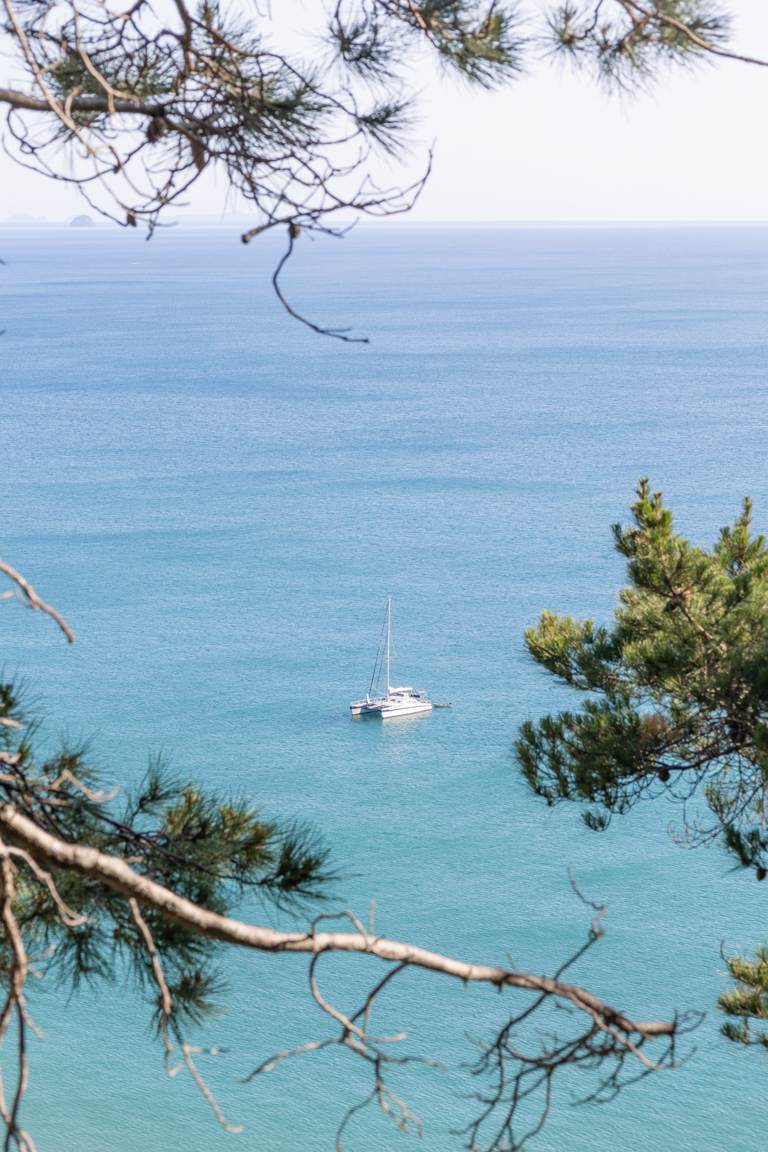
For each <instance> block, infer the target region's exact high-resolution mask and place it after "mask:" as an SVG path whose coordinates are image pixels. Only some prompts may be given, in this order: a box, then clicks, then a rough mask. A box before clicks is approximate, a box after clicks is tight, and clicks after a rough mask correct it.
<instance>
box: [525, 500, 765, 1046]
mask: <svg viewBox="0 0 768 1152" xmlns="http://www.w3.org/2000/svg"><path fill="white" fill-rule="evenodd" d="M632 516H633V523H632V524H631V525H630V526H629V527H622V526H621V525H616V526H615V527H614V529H613V532H614V539H615V544H616V548H617V550H618V552H619V553H620V555H622V556H623V557H624V558H625V559H626V561H627V577H628V583H627V585H626V587H624V588H623V589H622V591H621V593H620V596H619V603H618V607H617V608H616V610H615V614H614V620H613V622H612V624H611V625H601V624H597V623H595V622H593V621H591V620H585V621H584V620H574V619H572V618H571V617H567V616H565V617H563V616H555V615H553V614H552V613H550V612H545V613H543V615H542V617H541V619H540V621H539V624H538V625H537V626H536V627H535V628H531V629H529V630H528V631H527V632H526V636H525V639H526V644H527V647H528V651H529V652H530V654H531V655H532V656H533V658H534V660H535V661H536V663H537V664H539V665H540V666H541V667H542V668H545V669H546V670H547V671H548V672H550V673H551V674H552V675H553V676H554V677H555V678H556V679H557V680H559V681H560V682H561V683H563V684H566V685H568V686H569V687H571V688H573V689H575V690H576V691H577V692H578V693H579V694H581V695H582V702H581V705H580V707H579V708H578V709H574V710H570V711H564V712H560V713H558V714H556V715H553V716H545V717H544V718H543V719H540V720H538V721H537V722H535V723H534V722H531V721H528V722H526V723H525V724H523V725H522V728H521V730H520V734H519V738H518V740H517V744H516V751H517V758H518V761H519V765H520V768H521V771H522V774H523V776H524V778H525V780H526V781H527V783H528V785H529V786H530V788H531V789H532V790H533V792H535V793H536V795H537V796H540V797H542V798H543V799H544V800H545V801H546V803H547V804H549V805H555V804H559V803H561V802H563V801H575V802H577V803H580V804H581V805H582V806H583V811H582V815H583V818H584V820H585V822H586V823H587V825H588V826H589V827H590V828H593V829H596V830H600V829H603V828H605V827H606V826H607V825H608V823H609V822H610V820H611V819H612V818H613V817H614V816H616V815H621V814H623V813H626V812H627V811H629V809H630V808H632V807H633V806H634V805H635V804H637V803H639V802H640V801H642V800H653V799H655V798H658V797H660V796H662V795H667V796H668V797H671V798H672V799H674V800H677V801H684V802H685V804H686V810H687V812H688V813H690V811H691V809H692V808H693V807H694V806H695V804H696V802H697V801H699V802H700V807H701V809H702V811H701V814H700V815H699V816H698V817H697V818H694V817H691V816H690V815H689V816H688V817H687V819H686V822H685V824H684V827H683V829H682V832H681V834H680V835H681V837H682V838H683V839H684V840H685V842H686V843H687V844H690V845H698V844H706V843H709V842H711V841H713V840H718V839H719V840H720V841H721V842H722V843H723V845H724V846H725V848H726V849H727V850H728V852H729V853H731V855H732V856H733V857H734V858H735V862H736V864H737V866H738V867H741V868H747V869H751V870H752V871H753V873H754V875H755V876H756V877H757V879H758V880H764V879H765V876H766V872H767V870H768V827H767V826H766V815H767V812H766V789H767V788H768V546H766V540H765V537H764V536H762V535H760V534H756V533H754V532H753V531H752V506H751V503H750V501H749V500H748V499H747V500H745V501H744V506H743V509H742V512H741V514H740V515H739V516H738V517H737V519H736V521H735V523H734V525H733V526H732V527H726V528H723V529H722V530H721V532H720V535H719V538H718V540H717V541H716V543H715V545H714V547H713V548H711V549H709V550H708V549H705V548H700V547H696V546H695V545H693V544H691V543H690V542H689V541H688V540H686V539H685V538H684V537H683V536H681V535H679V534H678V533H677V532H676V531H675V530H674V526H673V521H672V514H671V512H670V510H669V509H668V508H666V507H665V505H664V503H663V501H662V497H661V494H660V493H659V492H651V489H650V487H649V484H648V481H647V480H643V481H641V483H640V485H639V487H638V490H637V500H636V502H635V504H634V505H633V507H632ZM728 965H729V969H730V972H731V974H732V976H733V977H734V979H735V980H736V982H737V986H736V988H735V990H733V991H732V992H729V993H727V994H726V995H725V996H723V997H722V999H721V1001H720V1006H721V1008H722V1009H723V1010H724V1011H725V1012H727V1013H728V1014H729V1015H731V1016H733V1017H737V1018H738V1023H734V1022H729V1023H728V1024H727V1025H726V1027H725V1032H726V1035H728V1036H729V1037H731V1038H732V1039H737V1040H741V1041H743V1042H752V1041H755V1040H756V1041H757V1042H759V1043H762V1044H766V1045H768V1037H766V1034H765V1033H764V1032H762V1031H759V1032H758V1033H757V1034H755V1033H753V1032H752V1031H750V1027H749V1020H750V1018H754V1020H757V1021H761V1020H765V1019H768V952H766V951H764V950H763V951H760V952H758V954H757V958H756V960H755V961H746V960H743V959H741V958H739V957H735V958H731V959H730V960H728Z"/></svg>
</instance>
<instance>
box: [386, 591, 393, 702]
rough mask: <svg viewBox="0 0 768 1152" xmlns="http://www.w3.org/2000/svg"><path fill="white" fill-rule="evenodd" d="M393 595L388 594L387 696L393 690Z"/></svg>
mask: <svg viewBox="0 0 768 1152" xmlns="http://www.w3.org/2000/svg"><path fill="white" fill-rule="evenodd" d="M391 666H392V597H391V596H387V696H389V694H390V692H391V691H392V683H391V676H392V674H391Z"/></svg>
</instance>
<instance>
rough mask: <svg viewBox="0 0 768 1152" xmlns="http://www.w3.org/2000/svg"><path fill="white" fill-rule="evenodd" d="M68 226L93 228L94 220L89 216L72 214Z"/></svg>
mask: <svg viewBox="0 0 768 1152" xmlns="http://www.w3.org/2000/svg"><path fill="white" fill-rule="evenodd" d="M69 226H70V228H95V227H96V222H95V221H94V220H93V219H92V218H91V217H90V216H86V215H82V216H73V218H72V219H71V220H70V222H69Z"/></svg>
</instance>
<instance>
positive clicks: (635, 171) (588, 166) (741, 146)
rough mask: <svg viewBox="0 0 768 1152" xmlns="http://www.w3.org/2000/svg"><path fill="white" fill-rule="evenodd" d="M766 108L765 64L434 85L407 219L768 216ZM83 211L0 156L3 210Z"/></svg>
mask: <svg viewBox="0 0 768 1152" xmlns="http://www.w3.org/2000/svg"><path fill="white" fill-rule="evenodd" d="M304 2H305V6H306V4H307V3H308V0H304ZM724 2H725V3H726V5H727V6H728V7H730V9H731V10H732V11H733V12H734V15H735V18H736V43H737V45H738V46H741V47H742V48H746V49H748V50H750V51H752V52H754V53H756V54H760V55H763V56H767V57H768V4H766V3H765V0H730V2H728V0H724ZM1 66H2V64H1V63H0V67H1ZM1 79H2V77H0V80H1ZM767 106H768V68H766V69H761V68H756V67H750V66H748V65H743V64H736V63H729V62H725V61H724V62H722V63H719V64H718V65H716V66H713V67H706V68H702V69H700V70H698V71H696V72H694V73H688V74H676V75H673V76H672V77H669V78H667V79H665V80H664V81H663V82H662V83H661V84H660V85H659V86H658V88H657V89H656V91H655V92H654V93H652V94H650V95H642V96H635V97H632V98H624V99H623V100H621V99H617V98H615V97H614V98H609V97H608V96H607V95H606V94H605V93H604V92H603V91H601V90H599V89H597V88H596V87H595V86H594V84H592V83H591V82H590V81H589V79H588V78H587V77H586V76H584V75H578V74H576V75H575V74H573V73H571V72H570V71H569V70H563V69H562V68H561V67H558V66H552V65H546V64H542V65H540V66H538V68H537V69H535V70H534V72H533V74H532V75H529V76H527V77H523V78H522V79H521V80H519V81H518V82H517V83H516V84H514V85H513V86H512V87H510V88H508V89H506V90H505V91H501V92H492V93H485V92H478V91H476V90H474V89H469V88H467V87H466V85H464V84H460V83H457V82H456V81H449V80H443V81H441V82H437V81H435V82H432V81H430V82H429V83H428V84H427V85H426V87H425V90H424V100H423V108H422V112H423V116H422V122H421V123H420V125H419V129H418V133H417V136H416V142H415V145H414V165H413V172H415V171H416V169H417V167H418V157H419V156H420V155H421V154H422V153H421V149H422V148H423V147H424V146H425V145H426V142H428V141H430V140H431V139H433V138H435V139H436V140H437V150H436V158H435V167H434V172H433V176H432V180H431V182H430V184H429V186H428V188H427V190H426V192H425V193H424V196H423V197H422V200H421V202H420V203H419V205H418V206H417V208H416V209H415V211H414V213H413V216H414V217H415V218H417V219H421V220H477V221H492V220H520V221H533V220H606V221H608V220H768V149H767V148H766V143H765V127H764V126H765V111H766V107H767ZM419 138H420V140H421V143H419V142H418V141H419ZM225 193H226V189H225V184H224V181H223V180H222V179H221V178H220V177H219V178H218V179H215V180H213V179H207V180H206V182H205V185H204V186H201V187H200V189H199V191H198V192H197V193H196V194H195V196H194V197H193V198H192V202H191V210H193V211H194V212H196V213H203V214H208V213H210V214H215V215H219V214H220V213H222V212H225V211H226V207H227V197H226V194H225ZM82 210H83V206H82V202H81V201H80V200H79V199H78V197H77V196H76V194H75V193H74V192H72V191H69V190H67V189H65V188H63V187H60V186H54V185H53V184H51V183H50V182H48V181H46V180H45V179H43V178H42V177H39V176H35V175H33V174H30V173H27V172H25V171H23V170H21V169H19V168H17V167H15V166H14V165H13V164H12V163H11V162H10V161H9V160H8V159H7V158H6V157H4V156H0V220H2V219H4V218H7V217H8V216H10V215H12V214H14V213H20V212H24V213H33V214H40V215H45V216H47V217H49V218H51V219H62V218H66V217H67V216H71V215H72V214H73V213H75V212H79V211H82Z"/></svg>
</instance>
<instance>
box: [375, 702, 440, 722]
mask: <svg viewBox="0 0 768 1152" xmlns="http://www.w3.org/2000/svg"><path fill="white" fill-rule="evenodd" d="M431 711H432V705H431V704H430V703H428V702H427V701H420V702H419V703H414V704H395V705H394V706H393V707H391V706H387V707H384V708H379V709H378V712H379V715H380V716H381V718H382V720H395V719H397V717H398V716H415V715H417V713H419V712H431Z"/></svg>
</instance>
